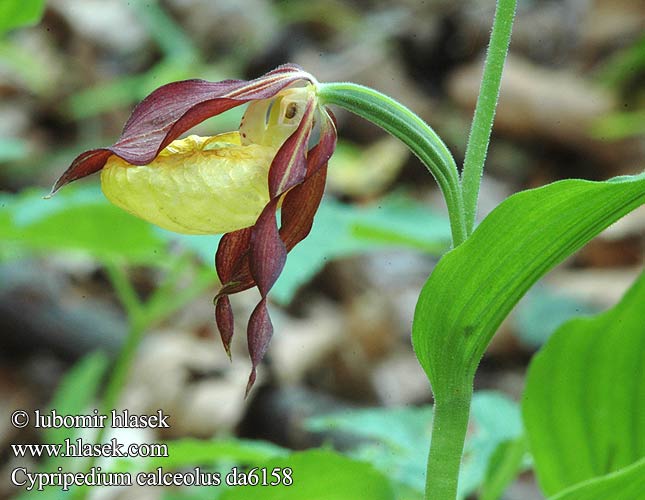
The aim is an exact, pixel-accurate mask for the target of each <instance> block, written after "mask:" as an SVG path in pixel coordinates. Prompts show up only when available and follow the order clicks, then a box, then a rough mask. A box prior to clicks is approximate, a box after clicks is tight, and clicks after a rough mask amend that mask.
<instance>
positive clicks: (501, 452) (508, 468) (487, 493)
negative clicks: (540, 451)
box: [479, 436, 528, 500]
mask: <svg viewBox="0 0 645 500" xmlns="http://www.w3.org/2000/svg"><path fill="white" fill-rule="evenodd" d="M527 452H528V447H527V444H526V439H525V438H524V436H522V437H521V438H517V439H510V440H508V441H504V442H502V443H500V444H499V446H498V447H497V449H496V450H495V452H494V453H493V454H492V456H491V457H490V460H489V462H488V468H487V469H486V476H485V477H484V483H483V484H482V488H481V490H482V492H481V494H480V496H479V500H498V499H499V498H501V496H502V494H503V493H504V490H506V488H507V487H508V485H509V484H510V483H512V482H513V480H514V479H515V478H516V477H517V475H518V474H519V473H520V472H522V470H523V469H524V468H525V462H526V460H525V457H526V454H527Z"/></svg>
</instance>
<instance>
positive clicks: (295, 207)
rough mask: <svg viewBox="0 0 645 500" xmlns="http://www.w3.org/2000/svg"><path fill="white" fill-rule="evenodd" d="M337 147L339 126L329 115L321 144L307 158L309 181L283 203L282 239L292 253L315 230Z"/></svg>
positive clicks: (322, 125) (287, 196) (324, 125)
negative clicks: (329, 166)
mask: <svg viewBox="0 0 645 500" xmlns="http://www.w3.org/2000/svg"><path fill="white" fill-rule="evenodd" d="M322 113H325V110H322ZM335 148H336V126H335V123H334V120H333V118H331V117H329V116H328V115H326V114H325V115H324V116H323V121H322V123H321V127H320V141H319V142H318V144H317V145H316V146H315V147H314V148H313V149H312V150H311V151H310V152H309V155H308V156H307V179H306V180H305V181H304V182H303V183H302V184H300V185H298V186H296V187H294V188H293V189H292V190H291V191H289V192H288V193H287V194H286V196H285V197H284V200H283V202H282V212H281V223H282V224H281V228H280V236H281V238H282V240H283V241H284V243H285V245H286V247H287V250H288V251H290V250H291V249H292V248H293V247H294V246H295V245H297V244H298V243H299V242H300V241H302V240H303V239H304V238H306V237H307V235H308V234H309V232H310V231H311V226H312V224H313V220H314V215H315V214H316V211H317V210H318V207H319V205H320V201H321V199H322V195H323V192H324V190H325V179H326V177H327V162H328V160H329V158H330V157H331V155H332V153H333V152H334V149H335Z"/></svg>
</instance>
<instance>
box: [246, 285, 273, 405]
mask: <svg viewBox="0 0 645 500" xmlns="http://www.w3.org/2000/svg"><path fill="white" fill-rule="evenodd" d="M246 335H247V341H248V346H249V354H250V355H251V363H252V365H253V366H252V368H251V374H250V375H249V381H248V383H247V385H246V395H247V396H248V394H249V391H250V390H251V388H252V387H253V384H255V377H256V371H257V367H258V365H259V364H260V362H261V361H262V359H263V358H264V355H265V354H266V352H267V349H268V347H269V342H270V341H271V337H272V336H273V325H272V324H271V318H270V317H269V311H268V310H267V299H266V297H263V298H262V300H261V301H260V302H259V303H258V305H257V306H256V307H255V309H254V310H253V312H252V313H251V318H250V319H249V326H248V330H247V334H246Z"/></svg>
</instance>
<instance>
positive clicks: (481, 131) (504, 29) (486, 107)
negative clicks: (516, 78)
mask: <svg viewBox="0 0 645 500" xmlns="http://www.w3.org/2000/svg"><path fill="white" fill-rule="evenodd" d="M516 4H517V0H498V2H497V10H496V11H495V20H494V21H493V30H492V32H491V35H490V42H489V44H488V52H487V54H486V62H485V63H484V72H483V74H482V81H481V86H480V87H479V96H478V97H477V105H476V106H475V116H474V117H473V123H472V125H471V128H470V136H469V138H468V145H467V146H466V157H465V159H464V168H463V170H462V173H461V175H462V183H461V185H462V189H463V199H464V209H465V211H466V231H467V234H468V235H470V233H472V231H473V228H474V226H475V216H476V215H477V201H478V199H479V186H480V184H481V178H482V174H483V172H484V163H485V162H486V153H487V151H488V143H489V142H490V135H491V131H492V129H493V120H494V118H495V109H496V108H497V100H498V98H499V87H500V84H501V81H502V71H503V69H504V61H505V60H506V54H507V53H508V45H509V43H510V41H511V31H512V29H513V18H514V17H515V6H516Z"/></svg>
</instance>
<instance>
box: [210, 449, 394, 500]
mask: <svg viewBox="0 0 645 500" xmlns="http://www.w3.org/2000/svg"><path fill="white" fill-rule="evenodd" d="M262 468H266V470H267V478H268V480H269V481H270V480H271V472H272V471H277V470H278V468H280V469H281V470H282V471H283V472H284V470H285V468H286V469H290V470H292V471H293V473H292V475H291V477H292V478H293V484H292V485H291V486H282V485H280V486H236V487H234V488H231V489H230V490H228V491H226V492H225V493H224V494H223V495H222V496H221V498H222V500H236V499H243V500H254V499H262V500H273V499H275V500H303V499H307V500H323V499H324V500H356V499H359V498H361V499H362V498H365V499H367V498H369V499H370V500H394V494H393V493H392V488H391V486H390V484H389V481H388V480H387V478H386V477H385V476H384V475H382V474H381V473H380V472H378V471H377V470H375V469H374V468H373V467H372V466H371V465H369V464H366V463H364V462H358V461H356V460H352V459H351V458H348V457H345V456H343V455H340V454H338V453H336V452H333V451H330V450H308V451H303V452H297V453H293V454H291V455H289V456H288V457H285V458H281V459H275V460H272V461H270V462H267V463H266V464H263V465H262ZM257 472H258V475H260V477H261V470H260V469H258V470H257Z"/></svg>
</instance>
